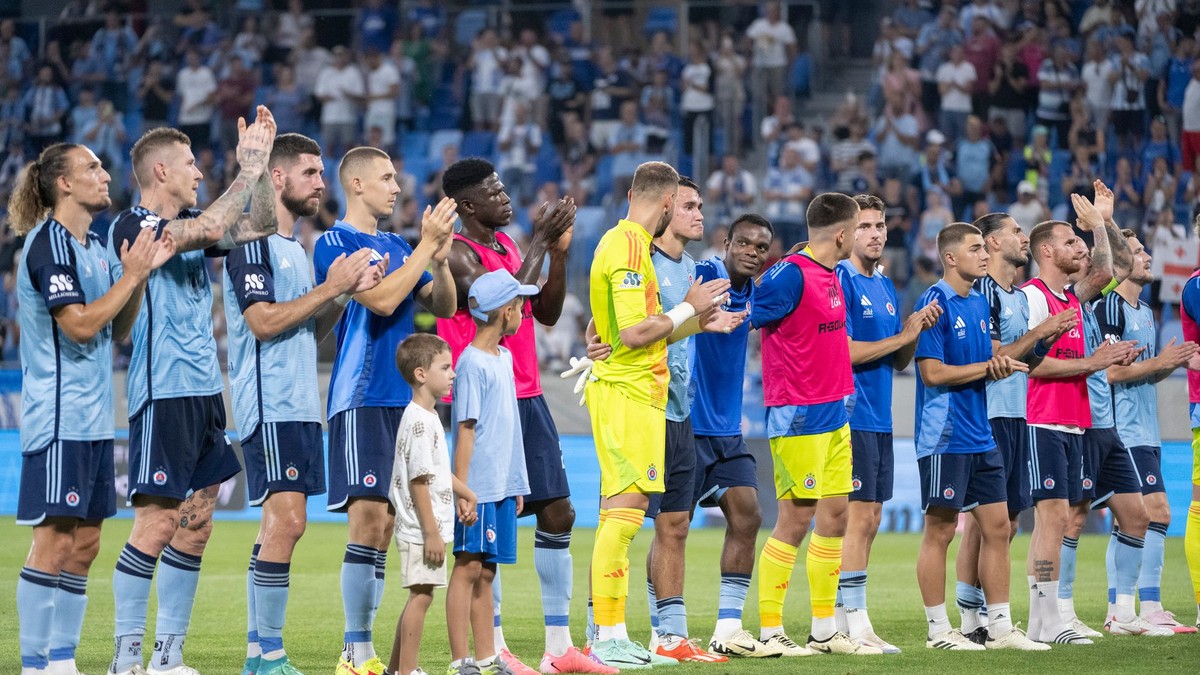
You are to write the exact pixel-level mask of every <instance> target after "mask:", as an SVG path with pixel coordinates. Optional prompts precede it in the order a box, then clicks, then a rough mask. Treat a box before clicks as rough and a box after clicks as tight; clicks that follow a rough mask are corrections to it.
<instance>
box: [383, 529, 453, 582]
mask: <svg viewBox="0 0 1200 675" xmlns="http://www.w3.org/2000/svg"><path fill="white" fill-rule="evenodd" d="M443 546H445V545H444V544H443ZM396 550H397V551H399V552H400V586H401V587H402V588H412V587H413V586H432V587H434V588H445V587H446V558H442V564H441V565H438V566H437V567H431V566H430V565H429V563H427V562H425V545H424V544H414V543H412V542H408V541H400V540H399V539H397V540H396ZM447 557H449V556H447Z"/></svg>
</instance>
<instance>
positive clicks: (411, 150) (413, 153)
mask: <svg viewBox="0 0 1200 675" xmlns="http://www.w3.org/2000/svg"><path fill="white" fill-rule="evenodd" d="M400 152H402V153H403V154H404V158H405V160H408V161H412V160H414V159H416V158H417V157H420V158H422V159H424V158H425V157H426V156H427V155H428V154H429V134H428V133H426V132H424V131H410V132H408V133H406V134H404V140H403V141H402V143H401V145H400Z"/></svg>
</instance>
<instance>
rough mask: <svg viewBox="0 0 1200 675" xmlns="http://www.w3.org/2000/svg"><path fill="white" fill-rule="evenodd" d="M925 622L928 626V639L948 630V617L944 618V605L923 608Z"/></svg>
mask: <svg viewBox="0 0 1200 675" xmlns="http://www.w3.org/2000/svg"><path fill="white" fill-rule="evenodd" d="M925 621H926V623H928V624H929V637H933V636H934V635H938V634H941V633H945V632H946V631H948V630H950V617H948V616H946V604H945V603H942V604H940V605H937V606H935V607H926V608H925Z"/></svg>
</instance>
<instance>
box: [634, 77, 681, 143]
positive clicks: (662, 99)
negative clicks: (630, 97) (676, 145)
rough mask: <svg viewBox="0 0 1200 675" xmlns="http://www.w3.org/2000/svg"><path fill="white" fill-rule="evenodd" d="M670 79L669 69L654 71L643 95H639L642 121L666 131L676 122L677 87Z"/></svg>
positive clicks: (643, 90) (643, 89)
mask: <svg viewBox="0 0 1200 675" xmlns="http://www.w3.org/2000/svg"><path fill="white" fill-rule="evenodd" d="M669 79H670V75H669V74H668V73H667V71H665V70H656V71H654V74H653V75H652V76H651V77H650V82H649V83H648V84H646V85H645V86H644V87H642V93H641V96H639V97H638V100H639V101H640V102H641V103H640V107H641V111H642V122H645V123H646V124H647V125H648V126H652V127H657V128H659V129H662V130H663V131H664V133H665V131H666V130H667V129H670V128H671V127H672V126H673V125H674V122H675V89H673V88H672V87H671V84H670V82H669Z"/></svg>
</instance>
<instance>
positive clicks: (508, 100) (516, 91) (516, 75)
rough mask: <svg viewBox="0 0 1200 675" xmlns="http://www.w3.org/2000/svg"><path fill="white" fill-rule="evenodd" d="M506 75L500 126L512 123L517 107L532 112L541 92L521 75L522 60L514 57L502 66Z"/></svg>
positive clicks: (503, 78) (501, 87) (503, 79)
mask: <svg viewBox="0 0 1200 675" xmlns="http://www.w3.org/2000/svg"><path fill="white" fill-rule="evenodd" d="M501 69H502V70H503V71H504V75H503V76H501V78H500V87H499V94H500V121H499V124H500V126H499V127H498V128H503V127H504V125H505V124H508V123H509V122H511V121H512V119H513V116H514V114H515V111H516V109H517V106H525V107H526V108H528V109H529V110H530V111H531V112H530V114H531V115H532V114H533V113H532V111H533V110H534V109H535V108H536V107H537V104H538V97H539V96H540V95H541V93H542V92H541V90H539V89H534V88H533V85H532V83H531V82H530V80H528V79H526V78H525V77H523V76H522V75H521V60H520V59H518V58H516V57H515V56H512V55H511V54H510V55H509V56H508V58H507V59H506V60H505V61H504V62H503V63H502V64H501Z"/></svg>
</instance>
